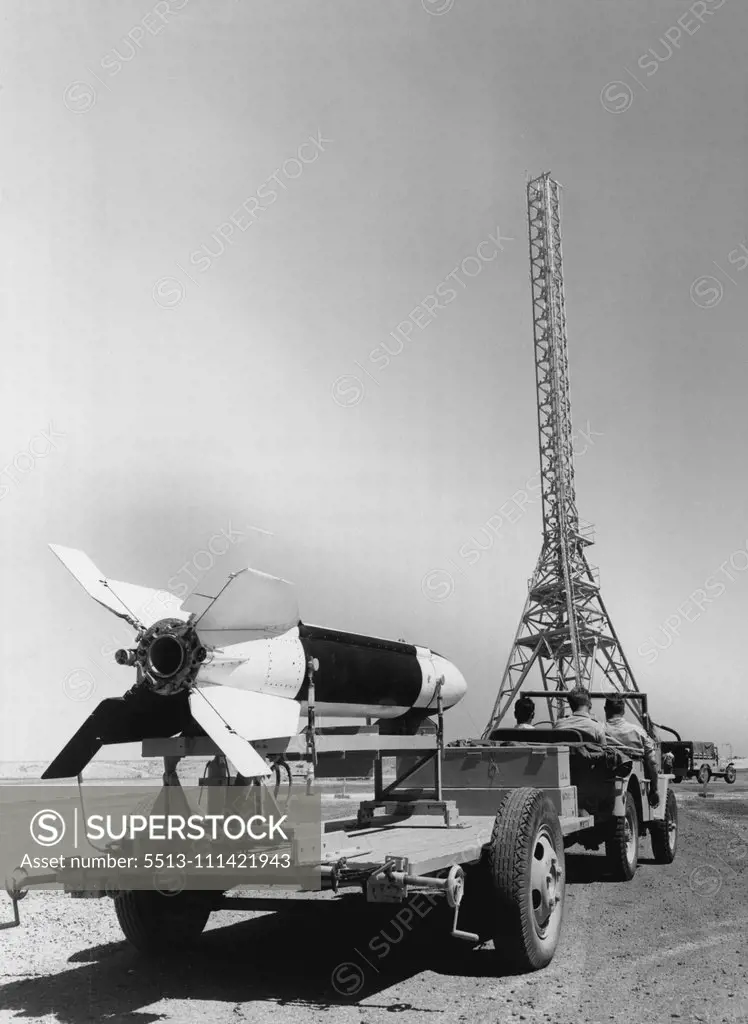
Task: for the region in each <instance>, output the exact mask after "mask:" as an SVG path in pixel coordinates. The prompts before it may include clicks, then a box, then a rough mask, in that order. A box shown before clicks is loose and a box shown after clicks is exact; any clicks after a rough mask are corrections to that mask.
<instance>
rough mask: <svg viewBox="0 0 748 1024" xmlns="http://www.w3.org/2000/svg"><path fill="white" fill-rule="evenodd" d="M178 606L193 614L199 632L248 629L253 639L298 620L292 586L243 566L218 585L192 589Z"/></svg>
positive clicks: (282, 630) (280, 630) (283, 630)
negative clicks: (206, 588)
mask: <svg viewBox="0 0 748 1024" xmlns="http://www.w3.org/2000/svg"><path fill="white" fill-rule="evenodd" d="M181 607H182V610H183V611H185V612H187V613H190V614H193V615H195V616H196V621H195V626H196V628H197V630H198V633H200V632H201V631H202V630H205V631H211V632H214V631H235V630H247V631H251V633H252V634H253V636H254V637H255V638H256V637H271V636H279V635H280V634H281V633H286V632H287V631H288V630H289V629H291V628H292V627H293V626H296V625H298V622H299V605H298V602H297V600H296V594H295V593H294V589H293V585H292V584H291V583H289V582H288V581H287V580H281V579H278V577H277V576H268V575H267V574H266V573H264V572H258V571H257V570H256V569H242V570H241V571H240V572H238V573H235V574H233V575H232V576H229V578H228V580H226V581H224V583H223V585H222V586H221V587H220V588H217V587H213V588H211V590H203V589H196V590H194V591H193V592H192V593H191V594H190V595H189V596H188V597H187V598H186V599H185V601H184V602H183V604H182V606H181Z"/></svg>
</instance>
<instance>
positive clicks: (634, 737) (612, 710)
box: [605, 697, 660, 807]
mask: <svg viewBox="0 0 748 1024" xmlns="http://www.w3.org/2000/svg"><path fill="white" fill-rule="evenodd" d="M625 710H626V702H625V700H624V699H623V697H608V698H607V700H606V701H605V718H606V719H607V721H606V723H605V734H606V736H607V738H608V744H609V745H610V746H611V747H617V748H618V749H621V750H623V751H625V752H626V753H627V754H628V755H629V756H634V757H640V758H642V759H643V761H644V771H645V774H646V776H647V778H648V779H649V802H650V804H651V805H652V807H657V805H658V804H659V802H660V797H659V795H658V792H657V755H656V753H655V745H654V741H653V740H652V737H651V736H650V735H649V734H648V733H647V732H646V731H645V730H644V729H643V728H642V727H641V726H640V725H639V724H638V723H637V722H629V721H627V719H625V718H624V717H623V713H624V711H625Z"/></svg>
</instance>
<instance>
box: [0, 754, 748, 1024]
mask: <svg viewBox="0 0 748 1024" xmlns="http://www.w3.org/2000/svg"><path fill="white" fill-rule="evenodd" d="M710 790H711V792H713V793H714V794H715V797H714V798H713V799H711V798H710V799H701V798H700V797H699V796H698V791H699V787H698V786H696V785H694V784H684V785H681V786H678V787H677V788H676V793H677V796H678V800H679V810H680V825H681V835H680V847H679V851H678V856H677V858H676V860H675V862H674V863H673V864H672V865H669V866H667V867H658V866H656V865H654V864H653V863H652V861H651V856H650V850H649V843H648V842H645V843H644V844H643V847H642V855H641V859H640V868H639V871H638V872H637V874H636V876H635V878H634V880H633V881H632V882H629V883H613V882H610V881H609V880H607V878H606V874H605V865H604V861H603V859H602V857H601V856H599V855H598V856H596V855H595V854H588V853H584V852H583V851H582V852H579V853H576V852H574V851H570V852H569V853H568V854H567V868H568V882H569V884H568V888H567V902H566V911H565V915H564V927H563V933H562V937H561V942H560V945H559V948H558V951H557V953H556V956H555V958H554V960H553V962H552V963H551V964H550V966H549V967H547V968H546V969H545V970H543V971H540V972H538V973H536V974H531V975H525V976H516V975H511V974H507V973H504V972H502V971H501V969H500V967H499V969H498V970H497V965H496V963H495V962H494V954H493V952H492V950H491V949H490V947H489V948H486V949H479V950H470V949H468V948H467V947H464V946H463V945H462V944H460V943H455V942H452V941H450V940H448V939H445V938H444V937H443V928H444V922H443V920H442V918H441V917H440V910H439V909H435V910H433V911H432V912H430V913H429V914H428V915H427V916H425V917H424V918H423V919H422V920H421V919H420V918H418V917H417V916H416V921H417V924H414V925H413V926H412V931H411V932H410V933H408V932H406V933H405V934H404V935H403V934H402V929H398V927H397V924H396V923H395V922H393V920H392V917H391V916H390V915H389V914H388V915H387V916H386V917H385V918H382V917H381V916H376V915H375V914H373V913H370V912H368V910H367V908H366V905H365V904H362V902H361V900H360V897H355V896H344V895H341V896H340V897H338V898H332V897H331V895H330V894H327V895H319V896H317V895H315V896H311V897H309V896H294V897H291V898H288V899H287V900H285V901H284V902H283V904H282V908H283V909H281V910H279V911H277V912H268V913H264V914H261V913H249V912H237V913H229V912H221V913H217V914H214V915H213V916H212V917H211V920H210V922H209V924H208V928H207V930H206V933H205V935H204V936H203V938H202V939H201V941H200V945H199V947H196V948H195V950H194V951H191V952H190V953H189V954H180V955H175V956H168V955H167V956H165V957H164V958H159V959H147V958H145V957H143V956H141V955H139V954H137V953H136V952H135V951H134V950H132V949H131V948H130V947H129V946H128V945H127V944H126V943H125V942H123V941H122V938H121V933H120V931H119V927H118V925H117V922H116V919H115V916H114V912H113V909H112V906H111V902H110V901H109V900H106V899H104V900H72V899H70V898H69V897H65V896H63V895H62V894H60V893H58V892H35V893H31V894H30V895H29V896H28V897H27V898H26V899H25V900H24V902H23V903H22V905H21V912H22V927H21V928H18V929H12V930H9V931H4V932H0V983H1V984H2V987H1V988H0V1021H2V1022H3V1024H4V1022H6V1021H38V1022H50V1024H51V1022H59V1024H84V1022H90V1021H102V1022H107V1024H125V1022H127V1024H151V1022H154V1021H165V1022H169V1024H171V1022H174V1024H195V1022H198V1021H200V1022H203V1021H205V1022H209V1024H224V1022H229V1021H230V1022H237V1021H257V1022H260V1021H262V1022H271V1024H273V1022H278V1024H280V1022H284V1024H308V1022H310V1021H326V1022H328V1024H354V1022H355V1024H376V1022H383V1021H390V1020H392V1016H391V1015H392V1014H397V1015H398V1019H399V1021H401V1024H411V1022H413V1024H415V1022H421V1024H422V1022H424V1021H426V1020H433V1021H442V1022H445V1024H446V1022H453V1021H454V1022H463V1021H464V1022H466V1024H467V1022H473V1021H475V1022H478V1024H489V1022H490V1024H494V1022H499V1021H528V1022H531V1024H532V1022H538V1024H540V1022H542V1024H548V1022H552V1024H597V1022H613V1024H618V1022H626V1024H640V1022H645V1021H647V1022H649V1021H652V1022H658V1024H662V1022H666V1021H685V1022H691V1021H705V1022H707V1024H711V1022H719V1024H744V1022H745V1021H746V1020H748V943H747V941H746V937H745V936H746V933H747V931H748V892H747V890H746V880H747V879H748V873H747V870H746V869H747V866H748V845H747V844H748V781H747V777H746V775H745V774H744V773H742V772H741V777H740V778H739V781H738V784H737V785H736V786H732V787H727V786H725V785H724V784H723V783H714V784H713V785H712V786H711V787H710ZM0 906H2V907H3V908H4V909H3V915H4V918H5V919H7V916H8V914H7V911H8V909H9V904H8V903H6V902H3V903H0ZM374 939H376V940H377V942H376V943H375V948H376V949H377V951H378V955H377V956H374V955H373V954H372V953H371V949H372V948H373V947H372V946H371V945H370V943H371V942H372V940H374ZM362 951H364V952H366V954H367V957H368V960H364V959H363V957H362ZM335 981H336V982H337V984H338V988H341V989H343V990H344V991H346V992H349V993H350V994H349V995H347V996H346V995H342V994H340V992H338V991H336V987H335V984H334V982H335ZM353 989H356V991H352V990H353Z"/></svg>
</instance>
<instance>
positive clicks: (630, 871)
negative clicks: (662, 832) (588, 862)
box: [605, 790, 639, 882]
mask: <svg viewBox="0 0 748 1024" xmlns="http://www.w3.org/2000/svg"><path fill="white" fill-rule="evenodd" d="M605 855H606V857H607V860H608V866H609V868H610V870H611V872H612V873H613V877H614V878H615V880H616V881H618V882H630V881H631V879H632V878H633V877H634V875H635V874H636V866H637V864H638V862H639V814H638V812H637V809H636V802H635V800H634V798H633V796H632V795H631V790H629V791H628V792H627V793H626V810H625V813H624V815H623V817H620V818H614V819H613V821H612V823H611V826H610V833H609V835H608V838H607V839H606V840H605Z"/></svg>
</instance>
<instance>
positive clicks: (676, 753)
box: [662, 740, 737, 785]
mask: <svg viewBox="0 0 748 1024" xmlns="http://www.w3.org/2000/svg"><path fill="white" fill-rule="evenodd" d="M666 754H672V755H673V766H672V769H671V771H672V774H673V776H674V778H673V782H683V780H684V779H698V781H699V782H701V783H706V782H709V780H710V779H712V778H715V779H724V780H725V782H726V783H728V785H732V784H733V783H734V782H735V779H736V778H737V769H736V768H735V765H734V764H733V762H732V761H725V760H724V759H722V758H720V756H719V749H718V747H717V745H716V744H715V743H707V742H704V741H703V740H681V741H670V740H667V741H663V743H662V756H663V757H664V756H665V755H666Z"/></svg>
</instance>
